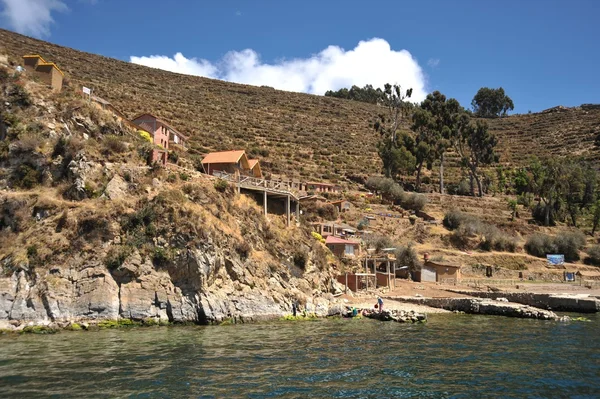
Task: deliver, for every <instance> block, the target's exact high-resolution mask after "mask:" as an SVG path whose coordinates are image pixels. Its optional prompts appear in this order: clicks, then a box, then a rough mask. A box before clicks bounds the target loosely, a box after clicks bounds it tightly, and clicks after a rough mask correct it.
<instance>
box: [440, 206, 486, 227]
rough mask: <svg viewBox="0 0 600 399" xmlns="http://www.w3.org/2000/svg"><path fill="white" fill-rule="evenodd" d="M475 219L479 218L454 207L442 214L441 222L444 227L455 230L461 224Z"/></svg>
mask: <svg viewBox="0 0 600 399" xmlns="http://www.w3.org/2000/svg"><path fill="white" fill-rule="evenodd" d="M477 221H479V219H477V218H476V217H474V216H471V215H469V214H466V213H464V212H461V211H458V210H456V209H451V210H450V211H448V213H446V215H444V220H443V223H444V227H446V228H447V229H448V230H455V229H458V227H459V226H460V225H461V224H466V223H474V222H477Z"/></svg>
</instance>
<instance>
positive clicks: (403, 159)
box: [373, 83, 414, 179]
mask: <svg viewBox="0 0 600 399" xmlns="http://www.w3.org/2000/svg"><path fill="white" fill-rule="evenodd" d="M411 95H412V89H408V90H406V91H403V90H402V88H401V87H400V86H399V85H393V86H392V85H390V84H389V83H386V85H385V88H384V91H383V100H382V103H383V105H385V106H386V107H387V115H385V114H380V115H379V116H378V120H377V121H376V122H375V124H374V125H373V127H374V129H375V131H377V132H379V134H380V135H381V140H380V142H379V144H378V146H377V147H378V150H379V156H380V157H381V160H382V162H383V170H384V173H385V175H386V177H391V178H394V179H395V178H396V177H397V174H398V172H400V171H403V170H404V171H406V170H407V169H410V168H411V165H413V164H414V160H413V155H412V152H411V151H410V149H409V148H407V147H406V145H404V144H405V142H406V140H407V139H406V137H404V136H401V139H402V140H401V141H400V142H399V140H398V139H399V137H398V130H399V128H400V123H401V122H402V120H403V119H404V118H405V117H406V114H407V113H408V110H409V109H410V105H409V103H408V101H406V100H407V99H408V98H410V96H411ZM409 144H410V143H409ZM410 146H411V145H409V147H410ZM402 147H404V148H402Z"/></svg>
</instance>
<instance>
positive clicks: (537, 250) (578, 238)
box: [525, 232, 585, 262]
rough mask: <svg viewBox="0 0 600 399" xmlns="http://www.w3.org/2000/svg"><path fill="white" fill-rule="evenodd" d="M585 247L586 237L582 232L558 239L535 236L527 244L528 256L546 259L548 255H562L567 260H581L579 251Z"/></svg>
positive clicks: (541, 235) (540, 235)
mask: <svg viewBox="0 0 600 399" xmlns="http://www.w3.org/2000/svg"><path fill="white" fill-rule="evenodd" d="M584 245H585V236H584V235H583V233H581V232H573V233H563V234H559V235H558V236H556V237H550V236H548V235H545V234H539V233H537V234H533V235H531V236H530V237H529V238H528V239H527V242H526V243H525V250H526V251H527V253H528V254H530V255H533V256H537V257H539V258H545V257H546V255H548V254H562V255H564V256H565V260H566V261H568V262H573V261H577V260H579V258H580V257H579V250H580V249H582V248H583V246H584Z"/></svg>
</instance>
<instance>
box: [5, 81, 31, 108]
mask: <svg viewBox="0 0 600 399" xmlns="http://www.w3.org/2000/svg"><path fill="white" fill-rule="evenodd" d="M6 95H7V99H8V102H10V103H12V104H15V105H17V106H19V107H23V108H25V107H29V106H30V105H31V104H33V102H32V101H31V96H30V95H29V93H28V92H27V90H25V88H24V87H23V86H21V85H19V84H11V85H9V86H8V87H7V88H6Z"/></svg>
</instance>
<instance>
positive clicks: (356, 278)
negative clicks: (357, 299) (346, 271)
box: [354, 274, 358, 292]
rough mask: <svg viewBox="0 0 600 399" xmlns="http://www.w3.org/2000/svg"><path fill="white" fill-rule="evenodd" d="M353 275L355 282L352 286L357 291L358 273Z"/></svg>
mask: <svg viewBox="0 0 600 399" xmlns="http://www.w3.org/2000/svg"><path fill="white" fill-rule="evenodd" d="M354 277H355V280H354V283H355V284H356V285H355V286H354V287H355V288H356V292H358V275H357V274H355V275H354Z"/></svg>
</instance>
